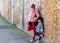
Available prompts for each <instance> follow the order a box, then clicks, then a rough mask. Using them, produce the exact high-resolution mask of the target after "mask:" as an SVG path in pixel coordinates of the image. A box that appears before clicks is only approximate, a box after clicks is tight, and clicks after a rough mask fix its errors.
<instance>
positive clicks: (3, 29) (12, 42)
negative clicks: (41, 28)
mask: <svg viewBox="0 0 60 43" xmlns="http://www.w3.org/2000/svg"><path fill="white" fill-rule="evenodd" d="M29 40H30V36H29V35H28V34H27V33H25V32H23V31H22V30H20V29H17V28H16V27H14V26H13V25H12V24H10V23H8V22H6V21H5V20H4V19H3V18H2V17H0V43H31V42H30V41H29Z"/></svg>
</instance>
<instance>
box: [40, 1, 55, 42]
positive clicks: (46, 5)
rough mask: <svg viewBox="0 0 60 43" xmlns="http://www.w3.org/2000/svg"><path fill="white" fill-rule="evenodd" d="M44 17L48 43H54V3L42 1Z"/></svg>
mask: <svg viewBox="0 0 60 43" xmlns="http://www.w3.org/2000/svg"><path fill="white" fill-rule="evenodd" d="M41 2H42V16H43V18H44V26H45V38H46V39H45V41H46V43H54V41H55V39H54V38H55V37H54V36H55V27H54V1H53V0H42V1H41Z"/></svg>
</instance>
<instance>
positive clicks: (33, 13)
mask: <svg viewBox="0 0 60 43" xmlns="http://www.w3.org/2000/svg"><path fill="white" fill-rule="evenodd" d="M38 17H39V14H38V12H37V10H36V8H35V4H32V5H31V9H30V11H29V13H28V25H32V24H33V25H34V28H33V29H32V30H33V32H34V35H33V38H32V40H31V41H33V40H34V39H35V36H36V29H35V26H36V25H37V24H38V22H37V19H38ZM30 28H31V27H30Z"/></svg>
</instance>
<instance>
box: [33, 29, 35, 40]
mask: <svg viewBox="0 0 60 43" xmlns="http://www.w3.org/2000/svg"><path fill="white" fill-rule="evenodd" d="M33 32H34V35H33V39H35V36H36V29H34V30H33Z"/></svg>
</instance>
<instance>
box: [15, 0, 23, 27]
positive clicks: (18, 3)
mask: <svg viewBox="0 0 60 43" xmlns="http://www.w3.org/2000/svg"><path fill="white" fill-rule="evenodd" d="M22 3H23V1H22V0H14V23H15V24H16V25H18V26H20V27H22V8H23V7H22V6H23V5H22Z"/></svg>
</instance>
